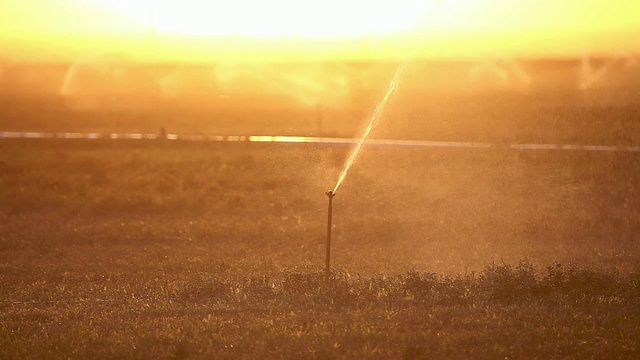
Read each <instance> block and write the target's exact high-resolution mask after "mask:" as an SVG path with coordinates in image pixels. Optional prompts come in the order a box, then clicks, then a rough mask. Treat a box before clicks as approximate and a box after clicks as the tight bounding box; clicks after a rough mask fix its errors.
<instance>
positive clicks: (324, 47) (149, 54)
mask: <svg viewBox="0 0 640 360" xmlns="http://www.w3.org/2000/svg"><path fill="white" fill-rule="evenodd" d="M638 39H640V1H637V0H608V1H607V0H563V1H557V0H422V1H416V0H395V1H394V0H385V1H364V0H340V1H339V0H324V1H321V0H298V1H290V0H289V1H285V0H280V1H248V0H235V1H232V0H223V1H197V0H182V1H178V0H175V1H171V0H156V1H153V0H56V1H50V0H3V1H2V3H1V4H0V47H1V49H0V60H3V59H4V60H9V61H17V60H30V61H34V60H35V61H37V60H44V61H47V60H49V61H50V60H61V59H64V60H68V59H73V58H76V57H78V56H82V55H86V54H104V53H109V54H114V53H115V54H122V55H127V56H131V57H132V58H137V59H144V60H159V61H162V60H181V61H188V60H193V61H210V60H211V61H215V60H219V59H221V58H225V59H230V58H231V59H233V60H237V61H251V60H254V59H260V60H274V61H283V60H284V61H286V60H295V59H306V58H329V59H333V58H337V59H344V58H351V59H379V58H400V57H405V56H412V57H429V58H460V57H462V58H465V57H483V56H489V57H515V56H518V57H544V56H580V55H581V54H583V53H594V54H596V53H597V54H607V53H610V54H614V53H618V52H640V40H638Z"/></svg>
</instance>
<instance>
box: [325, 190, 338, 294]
mask: <svg viewBox="0 0 640 360" xmlns="http://www.w3.org/2000/svg"><path fill="white" fill-rule="evenodd" d="M324 194H325V195H327V197H328V198H329V210H328V212H327V257H326V260H325V268H324V280H325V282H329V277H330V275H331V217H332V215H333V197H334V196H336V194H335V192H334V191H333V190H327V192H325V193H324Z"/></svg>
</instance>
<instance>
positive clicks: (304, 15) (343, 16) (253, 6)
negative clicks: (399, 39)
mask: <svg viewBox="0 0 640 360" xmlns="http://www.w3.org/2000/svg"><path fill="white" fill-rule="evenodd" d="M92 1H93V2H94V3H96V4H97V5H99V6H100V7H102V8H104V9H107V10H110V11H113V12H115V13H118V14H120V15H123V16H125V17H126V18H128V19H129V20H130V21H132V22H135V23H137V24H139V25H140V26H142V27H147V28H150V29H153V30H155V31H157V32H159V33H167V34H171V35H189V36H226V35H248V36H255V37H280V36H304V37H330V38H335V37H349V36H360V35H367V34H387V33H394V32H401V31H407V30H409V29H411V28H412V27H413V26H414V25H415V24H416V23H417V22H419V21H420V18H421V17H422V16H423V15H424V14H425V12H426V11H427V9H428V8H429V7H430V5H431V1H430V0H399V1H398V0H395V1H391V0H387V1H363V0H351V1H345V0H305V1H301V0H298V1H292V0H279V1H252V0H234V1H232V0H219V1H201V0H200V1H199V0H181V1H177V0H176V1H169V0H161V1H153V0H138V1H135V0H92Z"/></svg>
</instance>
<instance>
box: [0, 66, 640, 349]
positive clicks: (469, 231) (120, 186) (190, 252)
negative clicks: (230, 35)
mask: <svg viewBox="0 0 640 360" xmlns="http://www.w3.org/2000/svg"><path fill="white" fill-rule="evenodd" d="M601 63H602V61H601V62H600V63H598V62H597V61H594V64H595V65H594V66H596V67H597V66H599V64H601ZM107 65H108V64H107ZM392 65H393V66H392ZM468 65H469V64H462V63H455V64H449V65H443V64H440V66H443V67H441V68H436V67H434V64H430V63H415V64H412V65H411V66H409V67H408V69H407V73H406V74H405V78H404V79H403V81H401V83H400V86H399V89H398V91H397V93H396V94H395V95H394V97H393V98H392V101H391V102H390V104H389V107H388V108H387V109H386V110H385V113H384V116H383V118H382V121H381V122H380V124H379V125H378V126H377V127H376V128H375V129H374V132H373V133H372V134H371V136H372V137H373V138H386V139H416V140H433V141H475V142H489V143H492V144H494V146H493V147H491V148H488V149H462V148H459V149H454V148H426V147H424V148H418V147H391V146H388V147H382V146H369V145H367V146H365V147H364V150H363V152H362V153H361V156H360V157H359V158H358V160H357V161H356V163H355V165H354V166H353V168H352V169H351V170H350V172H349V174H348V176H347V178H346V180H345V182H344V183H343V184H342V186H341V187H340V190H339V191H338V193H337V195H336V197H335V198H334V199H333V229H332V234H333V246H332V259H331V260H332V264H333V268H332V269H333V272H332V274H331V279H330V281H329V282H328V283H325V281H324V273H323V271H324V268H323V266H324V254H325V240H326V238H325V236H326V216H327V205H328V204H327V197H326V196H325V195H324V192H325V191H326V190H327V189H330V188H332V187H333V186H334V184H335V183H336V180H337V178H338V175H339V173H340V171H341V169H342V167H343V165H344V163H345V160H346V158H347V157H348V154H349V151H350V150H351V148H350V147H348V146H345V145H326V144H325V145H322V144H258V143H248V142H237V143H214V142H196V141H192V142H189V141H166V140H106V139H101V140H78V139H76V140H62V139H31V140H29V139H3V140H0V359H43V358H52V359H67V358H72V359H87V358H101V359H111V358H112V359H123V358H124V359H126V358H154V359H155V358H161V359H172V358H196V359H210V358H250V359H255V358H322V359H324V358H405V359H419V358H425V359H445V358H446V359H465V358H470V359H478V358H480V359H485V358H505V359H506V358H520V359H521V358H532V359H534V358H537V359H636V358H639V357H640V341H639V340H638V339H640V246H639V242H638V241H639V240H640V238H639V235H638V234H640V186H639V184H640V161H638V156H639V155H638V153H633V152H597V151H560V150H535V151H533V150H523V151H519V150H513V149H510V148H509V147H508V146H507V145H508V144H513V143H536V144H576V145H616V146H640V104H639V103H638V97H637V95H638V87H637V85H638V83H637V81H635V80H634V79H637V76H638V75H640V72H638V69H637V68H628V69H627V68H622V67H620V68H619V69H617V68H616V67H615V66H614V67H612V70H610V73H607V74H606V76H605V77H603V78H602V79H601V82H598V83H596V84H595V86H594V88H590V89H587V90H579V87H578V85H579V80H580V79H579V76H580V62H579V61H555V62H544V61H537V62H536V61H532V62H522V64H521V65H522V66H523V68H524V69H525V70H526V71H528V72H529V73H530V74H531V76H532V79H533V82H532V83H531V84H530V86H528V87H526V88H522V87H515V88H510V87H505V86H504V85H508V84H506V83H504V82H501V81H502V80H501V79H500V77H498V78H497V79H496V78H495V77H494V78H489V79H484V80H483V81H487V82H488V83H489V84H490V85H491V86H489V87H488V88H485V87H483V86H484V84H485V83H482V84H480V85H482V86H480V87H474V86H476V85H478V83H476V84H475V85H474V84H469V83H468V80H469V79H468V77H469V76H468V75H469V68H468ZM289 66H292V68H291V69H289ZM296 66H297V67H296ZM68 68H69V67H68V65H64V66H63V65H56V66H49V65H41V66H36V65H24V66H22V65H20V66H18V65H16V66H10V67H7V68H6V71H5V73H4V76H3V78H2V82H1V83H0V86H1V88H0V131H52V132H56V131H62V132H67V131H69V132H144V133H153V132H157V131H159V129H160V128H161V127H166V129H167V131H168V132H170V133H181V134H204V135H229V134H230V135H261V134H264V135H301V136H306V135H324V136H343V137H352V136H354V135H356V134H358V133H359V131H360V130H361V127H362V125H363V123H364V122H365V121H366V120H367V118H368V116H369V114H370V113H371V112H372V109H373V108H374V107H375V105H376V103H377V101H379V99H380V95H381V93H383V91H384V89H385V88H386V83H387V81H388V75H389V74H392V73H393V71H394V68H395V65H394V64H382V65H380V64H378V65H375V64H347V65H344V64H321V65H320V66H317V65H313V66H311V67H309V66H306V65H300V64H298V65H295V66H294V65H288V66H280V67H274V68H271V69H268V70H269V74H271V75H273V76H274V79H275V83H276V85H277V84H278V81H283V79H284V80H287V81H289V82H286V83H288V84H299V85H300V89H297V90H296V89H293V90H291V89H284V90H287V91H289V92H288V93H286V94H285V93H283V92H282V91H280V92H275V93H270V92H269V91H267V90H268V89H271V90H273V84H268V83H266V82H263V83H261V85H260V86H264V88H261V87H260V86H257V85H256V86H255V87H254V86H253V82H252V81H253V80H255V79H256V78H255V77H254V78H252V77H251V76H254V75H256V74H251V73H249V72H246V70H243V71H245V72H244V73H243V72H241V71H240V72H239V73H240V74H242V76H240V77H239V80H238V81H239V82H240V83H238V84H234V83H225V82H224V81H222V80H220V81H218V82H207V81H209V80H211V79H209V78H207V77H206V76H204V75H207V74H208V75H207V76H210V75H211V73H212V71H214V70H215V69H216V68H215V66H208V67H207V66H205V67H194V68H193V69H189V68H184V69H183V68H182V67H180V66H177V65H172V64H169V65H163V66H156V67H149V66H143V67H139V68H129V67H126V66H124V65H122V64H120V65H118V66H117V69H116V70H118V72H117V73H118V74H120V77H118V78H117V79H111V80H110V81H111V82H107V85H108V86H106V87H105V89H106V90H105V89H102V88H101V86H105V84H103V83H101V82H95V81H94V82H91V81H87V82H80V85H83V86H88V88H87V89H84V88H80V90H83V89H84V90H86V92H83V91H79V92H77V93H74V94H72V95H73V96H70V97H65V96H62V95H61V94H60V93H59V89H60V86H61V82H62V81H63V79H64V78H65V73H66V71H67V69H68ZM318 69H320V70H318ZM223 70H224V69H223ZM240 70H242V69H240ZM264 70H265V71H267V69H264ZM183 71H185V72H186V75H184V76H183V77H181V76H182V75H181V72H183ZM287 71H289V72H290V73H288V72H287ZM489 71H490V72H489V73H488V74H489V75H491V74H494V75H495V74H496V71H498V74H499V73H500V71H501V70H500V69H497V70H496V69H495V68H490V69H489ZM616 71H617V72H616ZM310 73H311V74H315V75H313V76H316V77H317V78H314V77H311V78H309V77H308V76H307V75H308V74H310ZM126 74H131V78H130V79H127V78H126V76H124V75H126ZM171 74H173V75H171ZM336 74H337V75H336ZM102 75H104V74H102ZM133 75H135V76H133ZM169 75H171V76H173V77H174V78H173V81H175V82H176V84H177V85H176V87H175V88H173V87H169V88H167V89H164V90H168V91H169V93H168V94H169V95H167V94H166V93H154V94H151V93H149V94H142V93H139V94H137V95H140V96H139V97H136V96H134V95H136V93H135V91H134V90H135V89H137V88H138V86H141V84H142V83H141V81H142V80H144V84H151V83H152V82H151V79H152V78H153V76H155V77H157V78H159V79H160V78H162V79H165V80H166V79H167V76H169ZM258 75H260V74H258ZM281 75H283V76H284V75H287V76H284V77H283V79H279V78H278V76H281ZM334 75H335V76H337V78H339V77H340V76H344V77H345V79H346V80H345V81H347V82H346V84H347V88H348V91H346V92H345V93H344V94H342V93H341V94H329V95H335V98H341V97H342V98H341V99H339V100H340V101H342V103H340V102H336V103H335V104H333V105H332V104H330V103H326V104H322V103H320V102H318V103H317V104H310V103H306V104H302V103H301V102H300V99H297V98H296V96H298V95H300V96H302V95H305V94H299V93H300V92H301V90H304V89H307V90H309V86H308V85H309V84H307V83H304V81H311V82H312V83H313V82H314V81H317V83H314V84H315V85H314V86H316V85H322V86H324V85H323V84H324V83H323V82H322V81H323V80H324V79H323V77H329V78H331V76H334ZM123 76H124V77H123ZM296 76H300V79H302V80H304V81H303V82H301V80H300V79H298V80H296V81H294V82H291V81H293V80H292V79H294V80H295V77H296ZM305 76H307V77H305ZM456 76H457V77H456ZM491 76H493V75H491ZM634 76H635V78H634ZM140 79H142V80H140ZM169 79H171V78H169ZM252 79H253V80H252ZM89 80H91V78H89ZM107 80H108V79H107ZM223 80H224V79H223ZM496 80H498V82H497V83H495V81H496ZM243 81H244V83H243ZM492 81H493V83H492ZM247 83H248V84H252V85H251V86H247ZM329 83H331V82H329ZM163 84H165V85H166V82H165V83H163ZM305 84H306V85H305ZM178 85H179V86H178ZM303 85H304V86H303ZM496 85H497V87H496ZM109 86H112V87H114V88H113V89H112V88H110V87H109ZM182 86H184V88H182ZM243 86H244V87H243ZM269 86H272V87H271V88H270V87H269ZM322 86H319V87H318V86H316V88H320V89H321V90H322ZM190 87H191V88H190ZM312 88H313V87H312ZM123 89H124V90H127V91H128V92H126V93H125V94H126V95H127V96H126V97H124V98H123V97H118V96H115V95H118V94H120V91H121V90H123ZM145 89H146V88H145ZM154 89H155V88H154ZM242 89H245V90H247V89H249V90H251V94H242V93H241V92H240V93H238V92H236V93H233V91H236V90H238V91H239V90H242ZM89 90H91V91H98V92H97V93H93V92H91V91H89ZM102 90H105V91H106V93H104V94H103V93H100V91H102ZM152 90H153V89H152ZM156 90H158V89H156ZM280 90H282V89H280ZM294 90H295V91H294ZM325 90H327V89H325ZM328 90H329V91H332V90H333V88H331V87H330V88H328ZM247 91H248V90H247ZM318 91H319V90H318ZM223 92H228V93H230V94H231V96H230V97H229V98H226V97H224V96H223V97H220V96H219V95H222V93H223ZM105 94H106V95H105ZM225 94H226V93H225ZM306 95H309V93H307V94H306ZM316 95H317V94H316ZM325 95H326V94H324V95H322V96H325ZM320 98H321V97H319V98H318V99H320ZM330 98H331V97H330ZM335 98H331V99H334V100H335ZM336 104H338V105H336ZM317 105H320V107H318V106H317ZM501 144H502V145H501Z"/></svg>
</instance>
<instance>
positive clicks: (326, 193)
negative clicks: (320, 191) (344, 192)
mask: <svg viewBox="0 0 640 360" xmlns="http://www.w3.org/2000/svg"><path fill="white" fill-rule="evenodd" d="M324 194H325V195H327V197H328V198H329V199H331V198H332V197H334V196H336V194H335V193H334V192H333V190H331V189H329V190H327V192H325V193H324Z"/></svg>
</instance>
